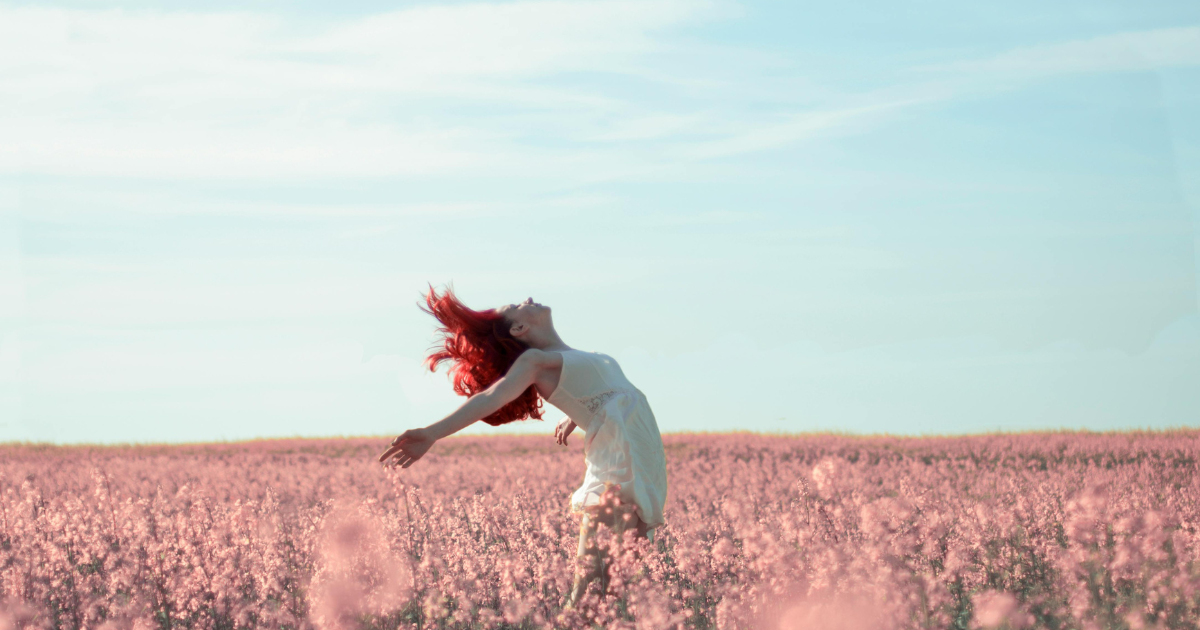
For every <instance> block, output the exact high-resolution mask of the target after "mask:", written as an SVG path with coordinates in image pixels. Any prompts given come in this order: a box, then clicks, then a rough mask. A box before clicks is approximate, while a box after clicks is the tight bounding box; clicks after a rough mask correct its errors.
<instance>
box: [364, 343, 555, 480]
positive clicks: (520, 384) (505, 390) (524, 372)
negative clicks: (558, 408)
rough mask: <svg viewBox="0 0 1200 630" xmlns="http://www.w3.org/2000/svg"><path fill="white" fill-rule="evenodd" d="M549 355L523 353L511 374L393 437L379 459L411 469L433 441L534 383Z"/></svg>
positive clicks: (492, 410) (485, 414) (534, 351)
mask: <svg viewBox="0 0 1200 630" xmlns="http://www.w3.org/2000/svg"><path fill="white" fill-rule="evenodd" d="M546 354H548V353H545V352H542V351H541V350H537V349H534V348H531V349H529V350H526V351H525V352H523V353H521V356H519V357H517V360H516V362H514V363H513V365H512V367H511V368H509V369H508V373H506V374H505V375H504V376H502V377H500V380H498V381H496V382H495V383H492V386H491V387H488V388H487V389H485V390H483V391H481V392H479V393H477V394H475V395H474V396H471V397H470V398H468V399H467V401H466V402H464V403H463V404H462V405H461V406H460V407H459V408H458V409H456V410H455V411H454V413H451V414H450V415H448V416H446V417H445V418H442V419H441V420H439V421H437V422H435V423H433V424H431V425H429V426H427V427H425V428H423V429H410V430H408V431H405V432H404V433H401V434H400V435H399V436H398V437H397V438H396V439H394V440H392V444H391V446H390V447H389V448H388V450H386V451H384V453H383V455H380V456H379V461H381V462H386V461H387V460H388V459H389V458H391V457H393V456H395V458H396V461H395V465H397V466H401V467H404V468H408V467H409V466H411V465H412V463H413V462H415V461H417V460H418V459H421V457H422V456H423V455H425V452H426V451H428V450H429V449H430V447H432V446H433V443H434V442H436V441H438V440H440V439H442V438H444V437H446V436H448V435H453V434H455V433H458V432H459V431H462V430H463V429H465V428H467V427H469V426H471V425H472V424H474V423H475V422H478V421H479V420H481V419H483V418H486V417H488V416H490V415H492V414H493V413H496V412H497V411H499V410H500V408H501V407H503V406H504V405H507V404H508V403H510V402H512V401H514V400H516V399H517V397H518V396H520V395H521V394H522V393H523V392H524V391H525V390H527V389H529V386H530V385H533V382H534V380H536V379H537V375H538V371H539V370H540V369H542V366H543V364H544V363H545V362H546V359H547V357H546V356H544V355H546Z"/></svg>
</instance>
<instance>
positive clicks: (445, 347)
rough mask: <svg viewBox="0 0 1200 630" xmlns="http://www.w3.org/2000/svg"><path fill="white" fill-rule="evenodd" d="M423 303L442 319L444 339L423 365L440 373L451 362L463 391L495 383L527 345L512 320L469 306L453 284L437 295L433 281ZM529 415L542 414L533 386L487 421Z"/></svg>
mask: <svg viewBox="0 0 1200 630" xmlns="http://www.w3.org/2000/svg"><path fill="white" fill-rule="evenodd" d="M418 306H420V305H418ZM420 308H421V310H422V311H425V312H426V313H429V314H430V315H433V316H434V317H435V318H437V320H438V322H440V323H441V324H442V325H441V327H440V328H438V333H439V334H440V335H441V338H440V339H439V340H438V343H437V344H436V345H435V346H434V348H433V352H431V353H429V356H428V357H426V358H425V365H426V367H428V368H429V370H430V371H431V372H436V371H437V369H438V366H439V365H441V364H442V363H443V362H447V361H449V362H450V380H451V381H452V382H453V383H454V393H456V394H458V395H459V396H474V395H475V394H477V393H479V392H481V391H483V390H485V389H487V388H488V387H491V386H492V384H493V383H495V382H496V381H498V380H500V377H502V376H504V375H505V374H506V373H507V372H508V369H509V368H511V367H512V364H513V363H514V362H515V361H516V360H517V357H519V356H521V353H522V352H525V351H526V350H527V349H529V346H526V345H525V344H523V343H521V342H520V341H517V339H516V338H514V337H513V336H512V333H510V332H509V328H511V327H512V324H510V323H509V322H508V321H507V320H506V319H504V316H503V315H501V314H500V313H497V312H496V310H495V309H488V310H486V311H473V310H471V309H469V308H467V306H466V305H465V304H463V303H462V302H461V301H459V299H458V298H457V297H456V296H455V295H454V290H453V289H451V288H450V287H447V288H446V290H445V292H443V293H442V294H441V295H438V294H437V292H436V291H434V290H433V285H430V286H429V292H428V293H426V294H425V306H420ZM526 418H534V419H537V420H541V419H542V401H541V399H540V398H539V397H538V393H537V389H536V388H535V387H534V386H533V385H530V386H529V389H526V390H525V391H524V392H522V393H521V395H520V396H518V397H517V399H516V400H513V401H512V402H510V403H508V404H507V405H504V406H503V407H501V408H500V409H499V411H496V412H495V413H493V414H492V415H490V416H488V417H486V418H484V419H483V421H484V422H486V423H488V424H490V425H492V426H494V427H495V426H500V425H502V424H508V423H509V422H514V421H517V420H524V419H526Z"/></svg>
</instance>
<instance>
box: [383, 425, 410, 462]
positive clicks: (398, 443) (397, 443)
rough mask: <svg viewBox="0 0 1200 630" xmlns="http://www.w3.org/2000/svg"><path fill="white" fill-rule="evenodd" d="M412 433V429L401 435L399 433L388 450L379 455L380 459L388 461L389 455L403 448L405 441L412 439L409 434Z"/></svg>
mask: <svg viewBox="0 0 1200 630" xmlns="http://www.w3.org/2000/svg"><path fill="white" fill-rule="evenodd" d="M410 433H412V430H408V431H405V432H404V433H401V434H400V435H397V436H396V439H394V440H392V444H391V446H390V447H389V448H388V450H386V451H384V452H383V455H380V456H379V461H381V462H386V461H387V459H388V458H389V457H391V456H392V455H395V454H396V452H397V451H399V450H400V449H401V448H403V447H404V443H405V442H406V441H408V440H409V439H410V436H409V434H410Z"/></svg>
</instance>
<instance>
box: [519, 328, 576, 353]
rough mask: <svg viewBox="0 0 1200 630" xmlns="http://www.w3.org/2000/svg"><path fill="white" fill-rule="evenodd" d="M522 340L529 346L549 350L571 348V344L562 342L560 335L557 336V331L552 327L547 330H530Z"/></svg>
mask: <svg viewBox="0 0 1200 630" xmlns="http://www.w3.org/2000/svg"><path fill="white" fill-rule="evenodd" d="M524 341H525V343H526V344H527V345H528V346H529V347H530V348H537V349H538V350H546V351H549V352H555V351H558V350H570V349H571V346H568V345H567V344H566V343H564V342H563V340H562V337H559V336H558V332H557V331H555V330H554V329H553V328H551V329H549V330H530V331H529V334H528V335H526V337H525V340H524Z"/></svg>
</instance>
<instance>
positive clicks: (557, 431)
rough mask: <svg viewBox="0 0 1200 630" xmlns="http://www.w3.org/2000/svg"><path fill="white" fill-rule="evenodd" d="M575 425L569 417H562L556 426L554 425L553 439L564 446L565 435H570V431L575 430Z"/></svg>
mask: <svg viewBox="0 0 1200 630" xmlns="http://www.w3.org/2000/svg"><path fill="white" fill-rule="evenodd" d="M575 427H576V424H575V421H574V420H572V419H570V418H563V419H562V422H559V423H558V426H557V427H554V441H555V442H558V443H559V444H561V445H563V446H566V445H567V436H568V435H571V432H572V431H574V430H575Z"/></svg>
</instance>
